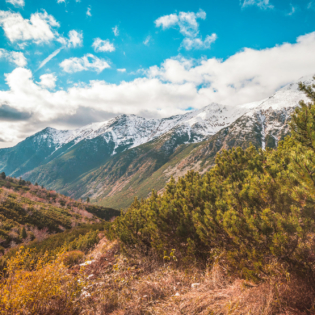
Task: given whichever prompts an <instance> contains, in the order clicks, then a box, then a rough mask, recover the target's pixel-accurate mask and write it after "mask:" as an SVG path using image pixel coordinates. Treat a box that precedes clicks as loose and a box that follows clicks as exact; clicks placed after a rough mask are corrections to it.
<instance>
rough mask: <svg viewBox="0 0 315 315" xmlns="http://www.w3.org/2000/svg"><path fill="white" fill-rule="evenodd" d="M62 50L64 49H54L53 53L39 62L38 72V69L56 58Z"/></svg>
mask: <svg viewBox="0 0 315 315" xmlns="http://www.w3.org/2000/svg"><path fill="white" fill-rule="evenodd" d="M63 48H64V47H61V48H58V49H56V50H55V51H54V52H53V53H51V54H50V55H49V56H48V57H47V58H45V59H44V60H43V61H42V62H41V64H40V65H39V67H38V69H37V70H39V69H40V68H42V67H44V66H45V64H46V63H47V62H48V61H50V60H51V59H52V58H54V57H55V56H57V55H58V54H59V53H60V51H61V50H62V49H63Z"/></svg>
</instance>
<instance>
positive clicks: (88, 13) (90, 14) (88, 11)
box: [86, 7, 92, 16]
mask: <svg viewBox="0 0 315 315" xmlns="http://www.w3.org/2000/svg"><path fill="white" fill-rule="evenodd" d="M86 15H87V16H92V13H91V7H88V8H87V10H86Z"/></svg>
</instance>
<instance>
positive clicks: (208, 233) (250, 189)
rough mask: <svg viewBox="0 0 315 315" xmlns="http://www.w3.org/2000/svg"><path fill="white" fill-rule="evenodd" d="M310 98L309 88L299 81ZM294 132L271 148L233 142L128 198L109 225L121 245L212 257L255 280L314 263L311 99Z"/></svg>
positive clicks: (307, 269) (314, 114)
mask: <svg viewBox="0 0 315 315" xmlns="http://www.w3.org/2000/svg"><path fill="white" fill-rule="evenodd" d="M301 89H302V90H304V91H305V92H306V93H307V95H308V96H309V97H310V98H311V99H312V100H313V102H314V101H315V97H314V96H315V93H314V91H313V90H312V89H311V88H309V87H305V86H302V85H301ZM291 127H292V137H287V138H286V139H285V140H284V141H282V142H280V144H279V146H278V149H277V150H271V149H267V150H266V151H263V150H256V149H255V147H253V146H251V147H249V148H247V149H245V150H243V149H241V148H239V147H238V148H234V149H232V150H230V151H222V152H221V153H220V154H218V155H217V157H216V161H215V166H214V167H213V169H211V170H210V171H209V172H208V173H206V174H205V175H204V176H201V175H200V174H199V173H196V172H193V171H191V172H188V173H187V175H186V176H185V177H184V178H179V179H178V181H177V182H175V180H174V179H173V178H172V179H171V180H170V182H169V183H168V185H167V186H166V189H165V191H164V192H163V193H162V194H161V195H158V194H157V193H156V192H155V191H153V192H152V195H151V197H150V198H148V199H147V200H141V201H139V200H137V199H135V201H134V202H133V204H132V206H131V207H130V208H129V209H128V211H127V212H126V213H125V214H124V215H123V216H121V217H119V218H117V219H116V220H115V221H114V223H113V224H112V225H111V226H109V227H108V232H109V235H111V237H118V238H119V239H120V240H121V241H122V243H123V244H125V247H130V246H131V247H134V246H136V247H137V248H138V249H139V250H141V251H143V252H144V253H147V252H148V251H150V250H151V251H152V250H153V251H155V252H157V253H158V254H159V255H160V257H161V259H162V258H163V257H165V256H166V255H165V253H169V252H172V251H175V250H176V257H177V258H179V259H183V260H185V261H189V262H191V261H192V259H193V260H198V261H201V262H202V261H203V262H205V263H206V262H207V261H208V262H214V261H216V259H218V258H219V257H220V258H221V259H222V260H223V261H224V262H225V263H226V266H227V268H228V270H230V272H233V273H234V274H238V275H240V276H243V277H245V278H247V279H252V280H259V279H263V278H264V277H266V276H267V277H268V276H270V275H271V274H273V273H275V272H279V270H282V271H281V272H284V270H286V271H294V272H297V273H301V274H304V275H305V274H308V275H309V276H310V277H311V278H312V277H313V272H314V271H315V270H314V269H315V260H314V259H313V258H312V257H313V251H314V248H315V241H314V240H315V236H314V232H315V230H314V229H315V224H314V223H315V211H314V205H315V103H312V104H304V103H303V102H301V108H298V109H296V111H295V114H294V115H293V119H292V124H291Z"/></svg>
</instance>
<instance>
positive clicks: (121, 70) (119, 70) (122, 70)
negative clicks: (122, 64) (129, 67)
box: [117, 68, 126, 72]
mask: <svg viewBox="0 0 315 315" xmlns="http://www.w3.org/2000/svg"><path fill="white" fill-rule="evenodd" d="M117 71H118V72H126V69H125V68H123V69H117Z"/></svg>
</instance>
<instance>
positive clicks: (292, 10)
mask: <svg viewBox="0 0 315 315" xmlns="http://www.w3.org/2000/svg"><path fill="white" fill-rule="evenodd" d="M290 6H291V11H290V12H289V13H288V14H287V15H289V16H291V15H293V14H294V13H295V12H296V7H294V6H293V5H292V4H291V5H290Z"/></svg>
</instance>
